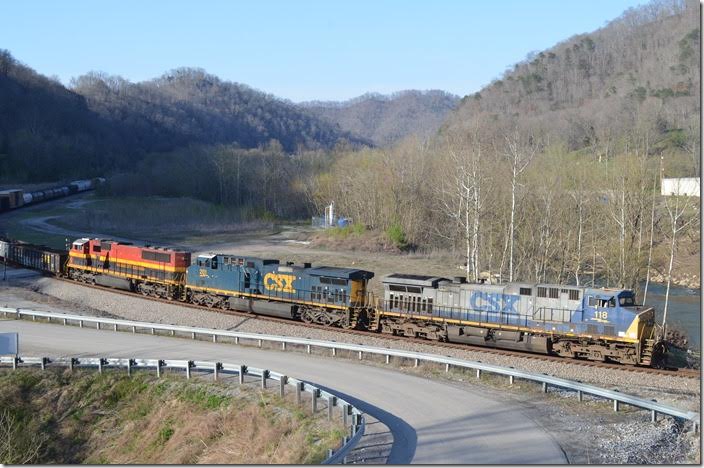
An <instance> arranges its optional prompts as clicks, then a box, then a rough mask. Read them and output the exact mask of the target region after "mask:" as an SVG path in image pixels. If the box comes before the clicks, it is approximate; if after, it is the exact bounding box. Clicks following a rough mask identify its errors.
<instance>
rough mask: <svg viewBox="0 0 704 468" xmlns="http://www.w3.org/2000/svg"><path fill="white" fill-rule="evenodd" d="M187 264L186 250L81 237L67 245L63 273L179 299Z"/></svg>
mask: <svg viewBox="0 0 704 468" xmlns="http://www.w3.org/2000/svg"><path fill="white" fill-rule="evenodd" d="M190 264H191V253H190V252H186V251H181V250H173V249H167V248H162V247H152V246H149V245H145V246H138V245H132V244H130V243H127V242H116V241H112V240H104V239H88V238H83V239H77V240H76V241H74V242H73V244H71V249H70V251H69V262H68V265H67V274H68V276H69V277H70V278H72V279H75V280H77V281H82V282H86V283H92V284H99V285H102V286H109V287H112V288H119V289H124V290H128V291H136V292H139V293H141V294H143V295H145V296H153V297H160V298H164V299H182V298H183V297H184V296H185V289H184V285H185V282H186V269H187V268H188V266H189V265H190Z"/></svg>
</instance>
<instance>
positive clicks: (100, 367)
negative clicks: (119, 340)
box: [98, 358, 103, 374]
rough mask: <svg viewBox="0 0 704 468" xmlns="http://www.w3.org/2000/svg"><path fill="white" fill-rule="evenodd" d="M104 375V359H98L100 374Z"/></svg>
mask: <svg viewBox="0 0 704 468" xmlns="http://www.w3.org/2000/svg"><path fill="white" fill-rule="evenodd" d="M102 373H103V358H98V374H102Z"/></svg>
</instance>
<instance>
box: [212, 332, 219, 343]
mask: <svg viewBox="0 0 704 468" xmlns="http://www.w3.org/2000/svg"><path fill="white" fill-rule="evenodd" d="M217 342H218V335H215V334H213V343H217Z"/></svg>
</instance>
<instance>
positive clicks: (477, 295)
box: [469, 292, 519, 314]
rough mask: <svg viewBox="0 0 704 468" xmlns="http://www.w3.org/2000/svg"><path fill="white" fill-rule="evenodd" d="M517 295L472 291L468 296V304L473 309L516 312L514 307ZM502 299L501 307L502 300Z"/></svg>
mask: <svg viewBox="0 0 704 468" xmlns="http://www.w3.org/2000/svg"><path fill="white" fill-rule="evenodd" d="M518 298H519V296H512V295H510V294H498V293H497V294H491V293H484V292H474V293H472V295H471V296H470V298H469V306H470V308H472V309H474V310H483V311H487V312H505V313H509V314H510V313H514V314H515V313H517V312H518V311H517V310H516V308H515V305H516V303H517V302H518ZM502 300H503V307H502V304H501V302H502Z"/></svg>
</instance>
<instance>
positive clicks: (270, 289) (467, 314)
mask: <svg viewBox="0 0 704 468" xmlns="http://www.w3.org/2000/svg"><path fill="white" fill-rule="evenodd" d="M0 258H5V259H7V260H8V261H11V262H14V263H18V264H20V265H25V266H28V267H31V268H36V269H39V270H42V271H45V272H48V273H50V274H55V275H59V276H65V277H69V278H72V279H74V280H77V281H82V282H88V283H95V284H100V285H104V286H110V287H114V288H121V289H126V290H130V291H136V292H140V293H142V294H144V295H146V296H153V297H159V298H165V299H170V300H177V301H183V302H189V303H193V304H199V305H203V306H207V307H212V308H218V309H230V310H239V311H247V312H251V313H254V314H259V315H269V316H276V317H284V318H289V319H292V320H299V321H303V322H306V323H316V324H322V325H327V326H335V327H342V328H356V329H363V330H369V331H373V332H381V333H389V334H394V335H399V336H411V337H416V338H427V339H431V340H438V341H448V342H453V343H467V344H473V345H482V346H490V347H496V348H506V349H516V350H525V351H531V352H536V353H542V354H553V355H558V356H565V357H574V358H583V359H589V360H598V361H612V362H619V363H623V364H631V365H645V366H649V365H655V364H657V362H658V361H659V359H660V358H661V357H663V355H664V352H665V351H666V349H665V345H664V341H663V340H662V337H661V336H660V334H661V329H660V328H659V327H658V326H657V325H656V324H655V311H654V310H653V309H652V308H648V307H643V306H640V305H637V304H636V303H635V295H634V293H633V291H630V290H623V289H597V288H585V287H579V286H566V285H558V284H533V283H508V284H480V283H466V282H465V281H464V280H463V279H462V278H455V279H452V280H451V279H447V278H443V277H433V276H422V275H412V274H401V273H394V274H391V275H387V276H385V277H384V278H383V279H382V284H383V287H384V297H383V298H379V299H376V298H374V296H373V295H372V294H370V293H369V292H368V282H369V280H370V279H372V278H373V277H374V273H373V272H370V271H365V270H360V269H355V268H339V267H313V266H312V265H311V264H310V263H304V264H303V265H294V264H292V263H290V262H287V263H285V264H281V263H280V262H279V261H278V260H270V259H261V258H254V257H246V256H238V255H222V254H208V255H199V256H198V257H196V258H195V261H193V262H192V261H191V260H192V259H191V253H190V252H187V251H182V250H173V249H165V248H159V247H152V246H135V245H132V244H128V243H123V242H115V241H109V240H101V239H78V240H76V241H74V242H73V244H72V245H71V248H70V251H69V252H68V255H67V254H66V252H61V251H55V250H51V249H46V248H44V247H38V246H31V245H29V244H24V243H17V242H9V241H2V240H0Z"/></svg>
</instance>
